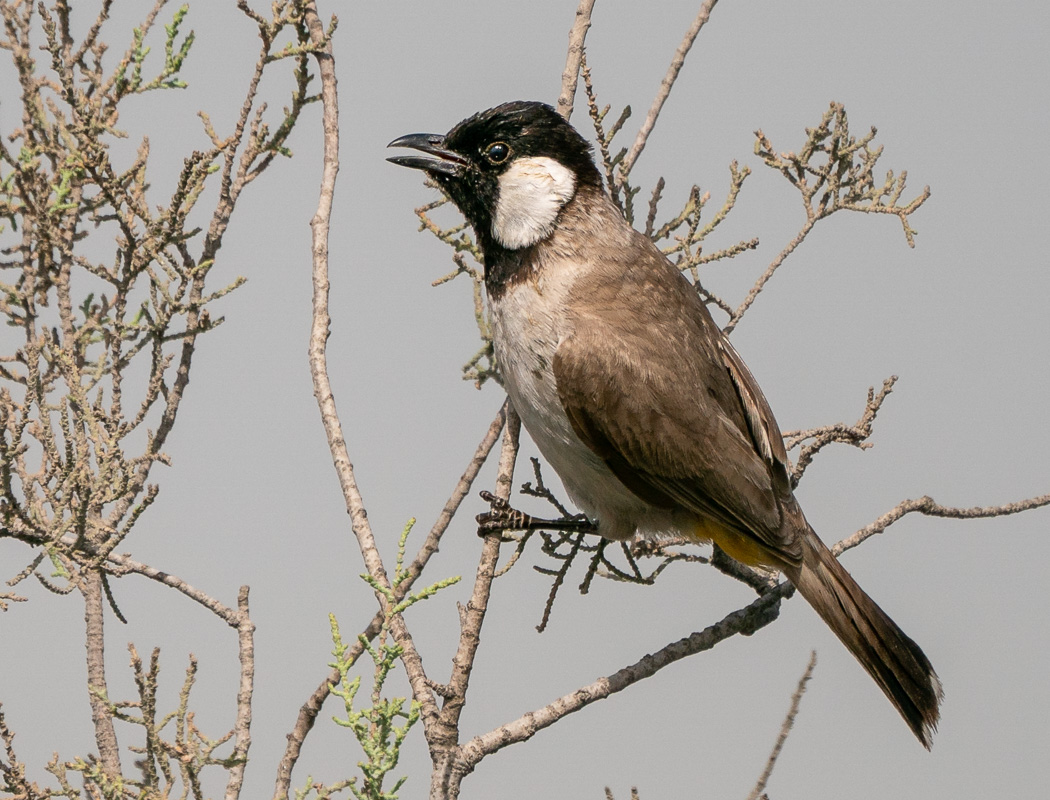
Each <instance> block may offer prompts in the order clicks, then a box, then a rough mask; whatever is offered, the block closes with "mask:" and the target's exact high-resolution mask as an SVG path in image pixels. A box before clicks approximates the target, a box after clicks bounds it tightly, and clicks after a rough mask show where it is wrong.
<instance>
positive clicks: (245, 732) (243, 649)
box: [226, 586, 255, 800]
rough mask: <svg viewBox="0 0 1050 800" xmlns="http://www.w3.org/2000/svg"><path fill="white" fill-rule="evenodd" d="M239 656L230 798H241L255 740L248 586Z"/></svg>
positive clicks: (240, 597) (241, 596)
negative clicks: (249, 757)
mask: <svg viewBox="0 0 1050 800" xmlns="http://www.w3.org/2000/svg"><path fill="white" fill-rule="evenodd" d="M237 612H238V614H239V616H240V624H239V625H238V626H237V657H238V660H239V661H240V663H241V677H240V685H239V686H238V688H237V721H236V722H235V723H234V728H233V729H234V740H233V753H232V758H231V760H232V762H233V763H232V766H231V767H230V774H229V780H228V781H227V782H226V800H237V798H238V797H240V795H241V786H242V785H243V784H244V768H245V766H246V765H247V763H248V748H249V747H251V744H252V734H251V729H252V691H253V688H254V684H255V640H254V634H255V623H253V622H252V620H251V616H250V615H249V613H248V587H247V586H242V587H241V589H240V591H239V592H238V594H237Z"/></svg>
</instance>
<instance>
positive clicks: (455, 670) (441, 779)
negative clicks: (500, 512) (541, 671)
mask: <svg viewBox="0 0 1050 800" xmlns="http://www.w3.org/2000/svg"><path fill="white" fill-rule="evenodd" d="M520 433H521V420H520V419H519V418H518V415H517V414H516V413H514V409H513V408H512V407H511V406H509V405H508V406H507V425H506V428H505V429H504V432H503V446H502V449H501V451H500V459H499V469H498V471H497V474H496V487H495V488H496V492H495V494H496V496H497V497H499V498H500V499H501V500H507V498H509V497H510V491H511V485H512V484H513V481H514V465H515V462H516V461H517V458H518V437H519V435H520ZM499 548H500V536H499V534H494V535H490V536H486V537H485V542H484V545H483V546H482V551H481V558H480V559H479V561H478V570H477V575H476V577H475V580H474V590H473V591H472V593H471V595H470V600H469V602H468V603H467V606H466V608H465V609H462V610H461V613H460V635H459V647H458V648H457V650H456V655H455V656H454V657H453V659H452V675H451V677H450V678H449V681H448V684H447V692H445V703H444V705H443V706H442V709H441V714H440V716H439V718H438V720H437V721H436V724H434V725H433V726H428V727H427V728H426V734H427V743H428V744H429V745H430V752H431V757H432V758H433V760H434V771H433V773H432V775H431V782H430V792H431V797H450V798H455V797H457V796H458V795H459V784H460V781H461V780H462V779H463V777H464V775H465V774H466V773H465V772H462V771H460V770H458V769H456V766H455V765H456V764H457V763H458V762H459V760H460V754H461V752H462V748H461V747H460V746H459V719H460V714H461V713H462V711H463V706H464V705H465V704H466V696H467V688H468V686H469V683H470V673H471V671H472V670H473V668H474V658H475V655H476V654H477V649H478V645H479V644H480V642H481V626H482V625H483V624H484V622H485V614H486V612H487V610H488V600H489V593H490V591H491V589H492V581H493V579H494V577H495V573H496V566H497V564H498V563H499Z"/></svg>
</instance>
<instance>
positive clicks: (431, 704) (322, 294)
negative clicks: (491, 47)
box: [305, 0, 438, 726]
mask: <svg viewBox="0 0 1050 800" xmlns="http://www.w3.org/2000/svg"><path fill="white" fill-rule="evenodd" d="M305 20H306V24H307V26H308V28H309V31H310V41H311V43H312V44H313V45H314V46H315V48H317V49H316V50H315V51H314V57H315V58H316V59H317V66H318V72H319V73H320V76H321V102H322V106H323V112H322V124H323V128H324V168H323V171H322V178H321V191H320V196H319V198H318V205H317V213H316V214H315V215H314V217H313V219H312V220H311V221H310V228H311V230H312V232H313V243H312V254H313V324H312V326H311V330H310V345H309V361H310V374H311V377H312V379H313V384H314V397H315V398H316V399H317V405H318V409H319V410H320V412H321V421H322V424H323V426H324V430H325V435H326V437H327V439H328V447H329V450H330V451H331V454H332V461H333V466H334V467H335V470H336V474H337V476H338V478H339V485H340V488H341V489H342V492H343V498H344V501H345V502H346V510H347V513H348V514H349V515H350V519H351V526H352V528H353V532H354V536H355V537H356V539H357V544H358V548H359V549H360V551H361V558H362V561H363V562H364V564H365V568H366V569H367V570H368V574H369V575H370V576H371V578H372V579H373V580H374V581H375V582H376V583H377V584H378V585H379V586H381V587H382V588H384V589H386V590H389V589H390V579H389V577H388V576H387V573H386V568H385V567H384V566H383V560H382V558H381V557H380V555H379V548H378V547H377V546H376V542H375V536H374V535H373V533H372V526H371V525H370V524H369V522H368V513H367V512H366V510H365V504H364V500H363V498H362V497H361V492H360V489H359V487H358V485H357V479H356V478H355V476H354V466H353V464H352V463H351V462H350V454H349V451H348V450H347V446H346V439H345V438H344V437H343V428H342V423H341V422H340V421H339V414H338V412H337V410H336V405H335V395H334V393H333V391H332V384H331V381H330V380H329V378H328V363H327V356H326V352H325V348H326V345H327V342H328V333H329V327H330V324H331V316H330V314H329V311H328V293H329V286H330V284H329V280H328V231H329V228H330V223H331V217H332V202H333V199H334V196H335V180H336V176H337V175H338V173H339V106H338V94H337V91H336V76H335V60H334V58H333V56H332V48H331V42H330V41H327V36H326V34H325V30H324V27H323V26H322V25H321V21H320V19H319V18H318V16H317V6H316V3H315V2H314V0H309V2H307V4H306V9H305ZM322 48H323V49H322ZM376 600H377V601H378V603H379V605H380V608H382V609H383V610H384V611H385V609H386V602H387V601H386V597H385V595H384V594H383V593H382V592H379V591H377V592H376ZM390 629H391V633H392V634H393V636H394V638H395V640H396V641H397V644H398V646H399V647H401V648H402V650H403V652H402V655H401V661H402V663H403V664H404V665H405V672H406V674H407V675H408V680H409V683H410V684H411V686H412V693H413V697H414V698H415V699H416V700H417V701H418V702H419V703H420V704H421V706H422V716H423V722H424V726H426V725H427V724H428V723H429V722H431V721H432V720H433V719H435V718H436V717H437V714H438V708H437V704H436V703H435V701H434V695H433V693H432V692H431V691H430V689H429V688H428V687H427V683H426V673H425V672H424V670H423V662H422V659H421V658H420V655H419V652H418V651H417V650H416V647H415V644H414V642H413V641H412V636H411V634H410V633H409V632H408V629H407V628H406V627H405V622H404V619H402V617H401V615H400V614H395V615H393V617H392V618H391V620H390Z"/></svg>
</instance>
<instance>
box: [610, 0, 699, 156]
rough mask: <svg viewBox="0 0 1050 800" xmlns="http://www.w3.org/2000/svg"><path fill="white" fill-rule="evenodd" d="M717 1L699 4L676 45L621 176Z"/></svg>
mask: <svg viewBox="0 0 1050 800" xmlns="http://www.w3.org/2000/svg"><path fill="white" fill-rule="evenodd" d="M717 2H718V0H704V3H703V5H701V6H700V11H699V12H697V15H696V18H695V19H694V20H693V24H692V25H690V26H689V30H687V31H686V32H685V37H684V38H683V39H682V43H681V44H680V45H678V49H677V50H676V51H675V54H674V58H672V59H671V65H670V66H669V67H668V68H667V74H666V75H664V79H663V80H662V81H661V82H660V89H659V91H657V93H656V97H654V98H653V104H652V106H650V108H649V113H648V114H647V115H646V117H645V122H643V123H642V127H641V128H640V129H639V130H638V135H637V136H636V137H635V139H634V144H632V145H631V149H630V151H628V153H627V155H626V156H625V157H624V160H623V165H622V167H621V171H620V175H621V176H623V177H626V176H627V173H629V172H630V171H631V168H632V167H633V166H634V162H635V161H637V160H638V156H640V155H641V154H642V150H644V149H645V143H646V142H647V141H648V139H649V134H650V133H652V132H653V127H654V126H655V125H656V118H657V117H659V116H660V110H661V109H662V108H663V107H664V103H665V102H666V101H667V98H668V97H669V96H670V94H671V88H672V87H673V86H674V82H675V81H676V80H677V79H678V73H679V72H680V71H681V70H682V65H683V64H685V57H686V56H687V55H689V49H690V48H691V47H692V46H693V42H694V41H695V40H696V36H697V34H698V33H700V29H701V28H702V27H704V24H705V23H706V22H707V19H708V17H710V16H711V9H713V8H714V7H715V3H717Z"/></svg>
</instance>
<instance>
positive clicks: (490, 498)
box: [475, 492, 597, 536]
mask: <svg viewBox="0 0 1050 800" xmlns="http://www.w3.org/2000/svg"><path fill="white" fill-rule="evenodd" d="M481 499H482V500H484V501H485V502H487V503H488V504H489V506H490V508H489V510H488V511H486V512H485V513H484V514H478V515H477V517H475V519H477V521H478V536H489V535H490V534H493V533H503V532H504V531H535V530H554V531H577V532H581V533H595V532H597V528H596V527H595V525H594V523H592V522H591V521H590V520H589V519H587V517H586V516H584V515H583V514H577V515H576V516H574V517H568V518H567V519H540V518H539V517H533V516H531V515H530V514H526V513H525V512H524V511H518V510H517V509H516V508H512V507H511V505H510V503H508V502H507V501H506V500H504V499H503V498H501V497H496V495H494V494H492V492H481Z"/></svg>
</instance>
